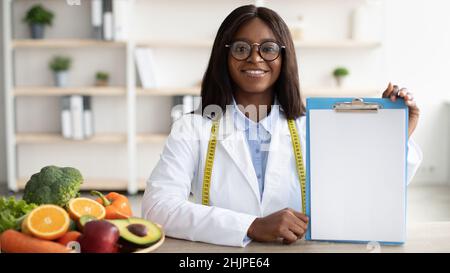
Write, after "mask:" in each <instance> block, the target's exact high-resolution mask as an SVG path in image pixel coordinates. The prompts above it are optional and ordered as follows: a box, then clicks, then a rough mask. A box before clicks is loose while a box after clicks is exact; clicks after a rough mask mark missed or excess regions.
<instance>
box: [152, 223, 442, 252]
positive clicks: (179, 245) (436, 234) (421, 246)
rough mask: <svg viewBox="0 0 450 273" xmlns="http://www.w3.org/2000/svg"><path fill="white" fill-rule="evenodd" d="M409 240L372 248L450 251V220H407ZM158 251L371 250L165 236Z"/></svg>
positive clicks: (358, 246)
mask: <svg viewBox="0 0 450 273" xmlns="http://www.w3.org/2000/svg"><path fill="white" fill-rule="evenodd" d="M407 227H408V230H407V240H406V243H405V244H403V245H395V246H393V245H381V248H380V250H379V251H377V250H373V252H450V222H428V223H411V224H408V226H407ZM155 252H158V253H164V252H173V253H176V252H178V253H199V252H210V253H211V252H214V253H220V252H221V253H224V252H226V253H251V252H260V253H263V252H268V253H282V252H288V253H289V252H290V253H302V252H303V253H306V252H371V251H370V250H368V249H367V245H366V244H347V243H328V242H313V241H304V240H299V241H297V242H296V243H294V244H291V245H283V244H281V243H258V242H251V243H250V244H249V245H248V246H247V247H245V248H240V247H227V246H218V245H211V244H205V243H200V242H191V241H185V240H179V239H173V238H166V240H165V242H164V244H163V245H162V246H161V247H160V248H158V249H157V250H156V251H155Z"/></svg>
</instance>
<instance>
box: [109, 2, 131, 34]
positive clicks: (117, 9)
mask: <svg viewBox="0 0 450 273" xmlns="http://www.w3.org/2000/svg"><path fill="white" fill-rule="evenodd" d="M130 14H131V2H130V0H113V21H114V22H113V33H114V40H115V41H126V40H128V38H129V33H130V18H129V17H130V16H129V15H130Z"/></svg>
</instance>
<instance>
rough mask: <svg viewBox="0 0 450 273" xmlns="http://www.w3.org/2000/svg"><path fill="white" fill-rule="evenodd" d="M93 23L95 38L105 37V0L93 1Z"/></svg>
mask: <svg viewBox="0 0 450 273" xmlns="http://www.w3.org/2000/svg"><path fill="white" fill-rule="evenodd" d="M91 23H92V31H93V38H94V39H97V40H102V39H103V0H92V1H91Z"/></svg>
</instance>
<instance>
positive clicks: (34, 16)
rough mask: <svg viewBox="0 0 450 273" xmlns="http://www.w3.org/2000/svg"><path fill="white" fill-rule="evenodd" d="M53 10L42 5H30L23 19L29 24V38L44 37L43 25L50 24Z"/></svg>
mask: <svg viewBox="0 0 450 273" xmlns="http://www.w3.org/2000/svg"><path fill="white" fill-rule="evenodd" d="M53 17H54V15H53V12H51V11H50V10H47V9H45V8H44V7H43V6H42V5H34V6H33V7H31V8H30V9H29V10H28V12H27V14H26V16H25V18H24V19H23V20H24V21H25V22H26V23H28V25H29V26H30V31H31V38H33V39H42V38H44V29H45V25H49V26H51V25H52V21H53Z"/></svg>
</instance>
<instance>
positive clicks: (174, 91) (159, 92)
mask: <svg viewBox="0 0 450 273" xmlns="http://www.w3.org/2000/svg"><path fill="white" fill-rule="evenodd" d="M136 94H137V95H138V96H182V95H200V87H174V88H170V87H164V88H151V89H145V88H137V89H136Z"/></svg>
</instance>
